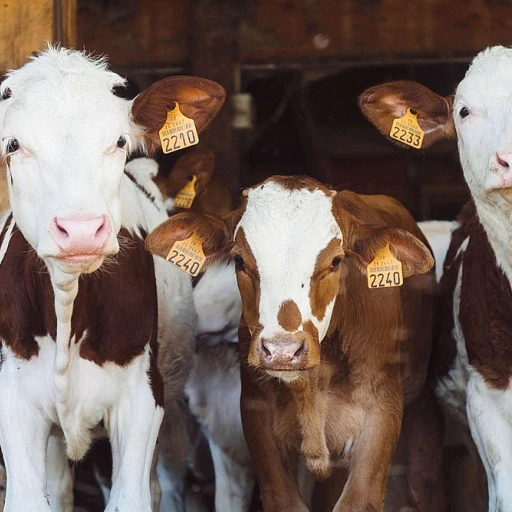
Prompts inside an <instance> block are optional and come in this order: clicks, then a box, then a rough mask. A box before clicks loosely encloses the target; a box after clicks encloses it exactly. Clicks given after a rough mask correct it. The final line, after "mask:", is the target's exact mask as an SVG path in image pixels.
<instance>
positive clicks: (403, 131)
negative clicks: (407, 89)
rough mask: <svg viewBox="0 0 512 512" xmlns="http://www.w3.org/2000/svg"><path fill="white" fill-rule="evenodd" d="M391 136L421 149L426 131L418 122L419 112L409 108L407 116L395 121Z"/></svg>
mask: <svg viewBox="0 0 512 512" xmlns="http://www.w3.org/2000/svg"><path fill="white" fill-rule="evenodd" d="M389 136H390V137H391V138H392V139H395V140H397V141H398V142H401V143H402V144H405V145H407V146H411V147H412V148H416V149H421V145H422V144H423V137H424V136H425V132H424V131H423V130H422V129H421V127H420V125H419V124H418V114H416V112H414V113H413V111H411V109H410V108H408V109H407V113H406V114H405V116H403V117H400V118H398V119H395V120H394V121H393V126H392V127H391V131H390V132H389Z"/></svg>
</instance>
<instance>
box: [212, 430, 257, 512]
mask: <svg viewBox="0 0 512 512" xmlns="http://www.w3.org/2000/svg"><path fill="white" fill-rule="evenodd" d="M208 442H209V444H210V451H211V454H212V459H213V465H214V468H215V510H219V511H220V510H233V511H235V510H236V511H237V512H247V511H248V510H249V508H250V506H251V499H252V492H253V489H254V483H255V477H254V472H253V470H252V468H251V466H250V465H249V466H247V465H243V464H240V463H239V462H238V461H237V460H235V459H234V458H233V457H231V456H230V455H229V454H227V453H226V452H225V451H224V450H222V449H221V448H220V447H219V446H217V444H215V442H214V441H213V440H212V439H208Z"/></svg>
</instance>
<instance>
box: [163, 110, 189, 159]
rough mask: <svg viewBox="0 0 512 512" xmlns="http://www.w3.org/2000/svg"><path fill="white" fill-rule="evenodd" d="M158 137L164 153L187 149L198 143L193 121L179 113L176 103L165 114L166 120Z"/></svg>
mask: <svg viewBox="0 0 512 512" xmlns="http://www.w3.org/2000/svg"><path fill="white" fill-rule="evenodd" d="M158 135H160V142H161V143H162V151H163V152H164V153H172V152H173V151H178V150H179V149H184V148H188V147H189V146H193V145H195V144H197V143H198V142H199V137H198V136H197V130H196V124H195V123H194V120H193V119H190V118H188V117H185V116H184V115H183V114H182V113H181V111H180V106H179V105H178V103H176V106H175V107H174V109H173V110H169V111H168V112H167V119H166V120H165V123H164V125H163V126H162V128H160V131H159V132H158Z"/></svg>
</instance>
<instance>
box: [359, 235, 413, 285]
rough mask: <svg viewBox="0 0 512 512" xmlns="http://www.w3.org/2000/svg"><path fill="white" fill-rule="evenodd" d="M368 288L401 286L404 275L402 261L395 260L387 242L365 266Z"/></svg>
mask: <svg viewBox="0 0 512 512" xmlns="http://www.w3.org/2000/svg"><path fill="white" fill-rule="evenodd" d="M366 274H367V277H368V288H391V287H393V286H402V284H403V282H404V276H403V273H402V262H401V261H400V260H397V259H396V258H395V257H394V256H393V255H392V254H391V251H390V250H389V244H386V247H384V248H383V249H380V250H379V251H378V252H377V254H376V255H375V258H374V259H373V261H372V262H371V263H370V264H369V265H368V266H367V267H366Z"/></svg>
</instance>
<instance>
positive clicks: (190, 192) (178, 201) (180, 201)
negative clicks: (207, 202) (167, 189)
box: [174, 174, 197, 208]
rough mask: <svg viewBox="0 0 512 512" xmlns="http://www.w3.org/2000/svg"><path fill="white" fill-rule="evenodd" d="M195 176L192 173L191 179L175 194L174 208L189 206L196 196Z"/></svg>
mask: <svg viewBox="0 0 512 512" xmlns="http://www.w3.org/2000/svg"><path fill="white" fill-rule="evenodd" d="M196 181H197V176H196V175H195V174H194V175H193V176H192V179H191V180H190V181H189V182H187V184H186V185H185V186H184V187H183V188H182V189H181V190H180V191H179V192H178V193H177V194H176V197H175V198H174V206H175V207H176V208H190V207H191V206H192V203H193V202H194V198H195V197H196Z"/></svg>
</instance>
